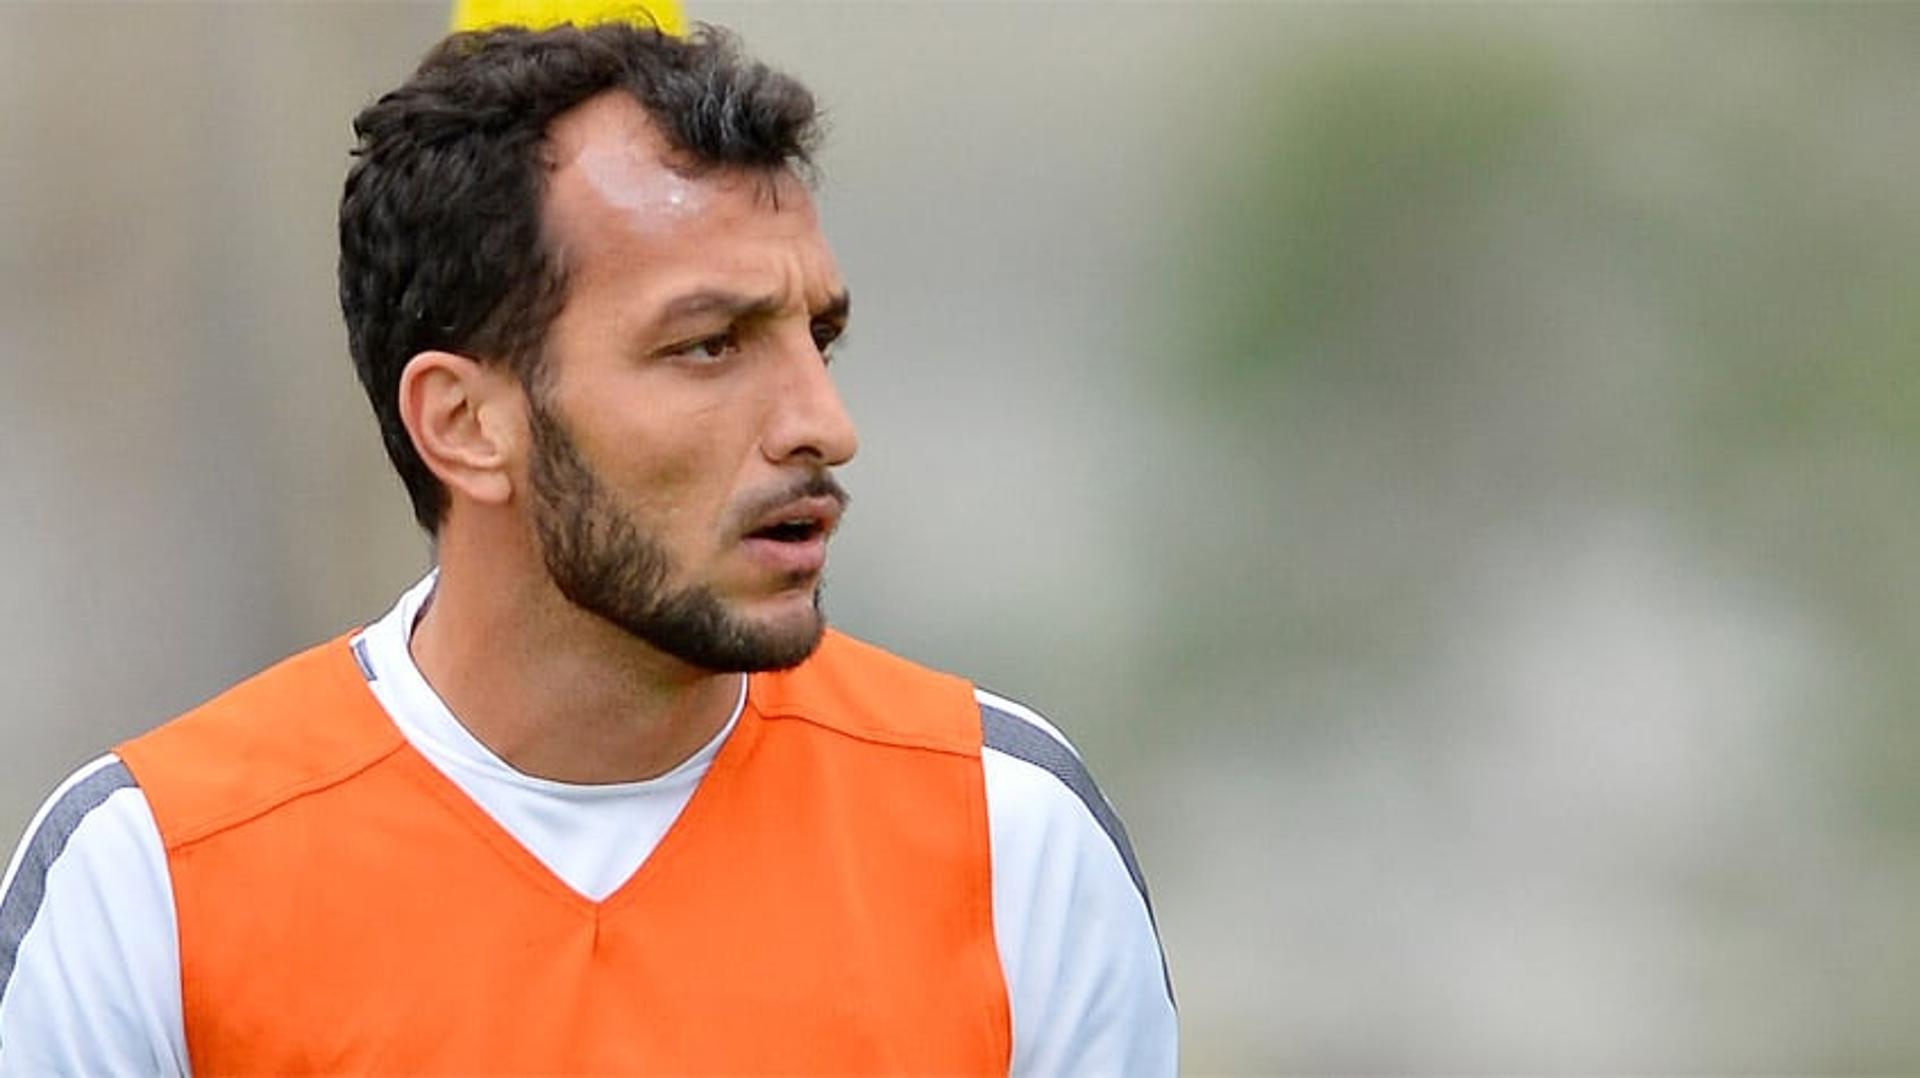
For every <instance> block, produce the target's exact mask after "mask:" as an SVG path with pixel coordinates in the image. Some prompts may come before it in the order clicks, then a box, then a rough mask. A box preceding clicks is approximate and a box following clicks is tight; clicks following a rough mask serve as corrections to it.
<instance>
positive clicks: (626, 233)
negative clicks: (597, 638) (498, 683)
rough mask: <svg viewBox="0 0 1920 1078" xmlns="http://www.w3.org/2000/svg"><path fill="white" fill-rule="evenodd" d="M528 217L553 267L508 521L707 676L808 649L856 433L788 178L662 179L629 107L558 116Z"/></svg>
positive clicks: (829, 259) (594, 597)
mask: <svg viewBox="0 0 1920 1078" xmlns="http://www.w3.org/2000/svg"><path fill="white" fill-rule="evenodd" d="M549 144H550V147H551V150H552V160H553V162H554V166H555V167H554V171H553V173H552V175H551V176H550V178H549V179H550V183H549V187H548V195H547V202H546V207H545V213H546V217H545V221H546V225H547V230H548V242H549V243H552V244H554V245H555V247H556V249H557V250H558V253H559V257H560V258H561V259H562V260H563V262H564V264H565V265H566V267H567V271H568V278H569V280H568V291H567V298H566V304H565V306H564V307H563V308H562V310H561V312H560V314H559V316H558V317H557V318H556V319H555V320H554V322H553V324H552V326H550V327H549V329H548V333H547V339H546V348H545V354H544V364H545V365H544V367H543V370H542V372H541V374H540V376H539V378H538V381H537V384H535V385H533V386H531V387H529V392H528V413H529V414H528V420H529V426H530V431H531V435H532V452H531V453H530V457H529V461H528V469H527V471H528V479H529V485H530V488H531V491H532V496H531V497H530V498H529V500H528V501H529V512H530V515H531V519H532V524H533V526H534V529H535V532H536V535H537V537H538V540H539V543H540V548H541V551H542V554H543V556H544V558H545V561H546V565H547V570H548V572H549V573H550V574H551V575H552V577H553V579H554V582H555V584H556V585H557V586H558V588H559V589H560V591H561V593H562V594H563V595H565V596H566V597H567V598H568V599H569V600H570V601H572V602H573V603H574V604H576V605H578V606H580V607H582V608H583V609H586V610H588V611H590V612H592V613H594V614H597V615H599V616H601V617H603V618H606V619H607V620H608V621H611V622H613V623H614V624H616V625H619V626H621V627H622V628H625V629H626V630H627V631H629V632H631V633H633V634H634V635H635V636H637V637H639V638H641V639H642V640H645V641H646V642H647V643H649V644H651V645H653V646H654V647H656V648H659V649H660V650H662V651H664V652H666V653H668V654H670V655H673V656H675V657H677V658H679V659H681V660H683V661H685V662H688V663H691V664H693V665H696V666H699V667H702V668H705V669H710V670H755V669H775V668H779V667H784V666H791V665H793V664H794V663H797V662H799V661H800V660H801V659H804V658H805V657H806V656H807V655H808V654H809V653H811V652H812V650H813V648H814V646H815V645H816V644H817V643H818V642H819V638H820V633H821V630H822V627H823V621H822V617H821V614H820V610H819V605H818V589H819V584H820V579H821V572H822V570H823V569H824V566H825V561H826V542H827V538H828V535H829V534H830V533H831V532H832V530H833V528H834V526H835V525H836V524H837V523H838V520H839V514H840V510H841V508H842V506H843V505H844V502H845V496H844V495H843V494H842V493H841V492H840V488H839V487H838V486H837V485H836V484H835V483H834V481H833V479H832V477H831V475H830V474H829V471H828V469H830V468H832V467H833V466H835V465H838V464H841V463H844V462H845V461H846V460H848V459H849V458H850V457H852V456H853V452H854V448H855V444H856V441H855V435H854V429H853V424H852V422H851V421H850V420H849V419H848V417H847V414H846V411H845V409H844V408H843V407H842V405H841V403H840V398H839V396H838V394H837V393H836V392H835V390H834V388H833V384H832V382H831V381H830V380H829V378H828V376H827V370H826V359H825V356H824V350H825V348H826V347H827V345H829V344H830V343H831V342H832V340H833V339H834V338H835V337H837V336H838V335H839V333H840V331H841V329H842V328H843V326H844V322H845V318H846V291H845V287H844V286H843V285H842V283H841V280H840V276H839V271H838V270H837V269H836V267H835V266H834V262H833V256H832V254H831V252H830V251H829V250H828V249H827V244H826V240H825V238H824V237H823V236H822V235H821V232H820V226H819V221H818V218H817V217H816V216H815V213H814V208H813V202H812V199H811V197H810V196H809V195H808V193H807V191H806V189H805V186H804V185H803V184H801V183H800V182H799V181H798V180H796V179H795V178H794V177H792V176H790V175H787V174H785V173H780V174H761V173H743V172H737V171H716V172H708V173H705V174H702V175H699V176H696V177H688V176H683V175H680V174H678V173H676V172H675V171H674V170H673V169H672V168H670V167H668V165H667V164H666V162H665V160H663V155H665V154H666V153H667V148H666V145H665V143H664V142H663V140H662V139H661V138H660V136H659V135H658V133H657V132H656V131H655V130H654V129H653V127H652V125H651V123H650V122H649V121H648V120H647V119H646V117H645V114H644V113H643V112H642V111H641V109H640V107H639V106H638V105H636V104H634V103H633V102H632V101H631V100H629V99H628V98H626V97H625V95H623V94H605V95H602V96H600V97H597V98H594V99H593V100H590V101H588V102H587V103H585V104H583V105H581V106H580V107H579V108H577V109H575V110H573V111H572V112H570V113H567V114H566V115H564V116H562V117H561V118H560V119H559V120H558V121H556V123H555V124H554V127H553V130H552V132H551V134H550V138H549Z"/></svg>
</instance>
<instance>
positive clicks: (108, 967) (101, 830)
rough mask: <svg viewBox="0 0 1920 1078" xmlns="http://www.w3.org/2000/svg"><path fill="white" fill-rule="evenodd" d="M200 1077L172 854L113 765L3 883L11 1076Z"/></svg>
mask: <svg viewBox="0 0 1920 1078" xmlns="http://www.w3.org/2000/svg"><path fill="white" fill-rule="evenodd" d="M187 1071H188V1066H187V1053H186V1035H185V1028H184V1025H183V1022H182V1018H181V1003H180V958H179V941H178V935H177V931H176V928H175V917H174V908H173V890H172V885H171V882H170V880H169V878H168V874H167V858H166V851H165V848H164V847H163V845H162V843H161V839H160V832H159V828H158V827H157V826H156V825H155V823H154V820H153V812H152V810H151V809H150V808H149V807H148V805H147V799H146V796H145V795H144V794H143V793H141V791H140V787H139V785H138V784H136V783H135V782H134V780H133V776H132V774H131V773H130V772H129V771H128V770H127V768H126V766H125V765H124V764H122V763H121V762H120V761H119V759H118V758H116V757H114V756H111V755H109V756H103V757H101V758H100V759H98V760H95V761H94V762H93V763H91V764H89V765H87V766H86V767H83V768H81V769H80V770H79V771H78V772H76V773H75V774H74V775H73V777H72V778H69V779H68V780H67V781H66V782H65V783H63V784H61V786H60V788H59V789H57V790H55V791H54V793H53V796H52V797H51V798H49V799H48V800H47V803H46V804H45V805H44V806H42V808H41V809H40V811H39V813H38V814H36V815H35V817H34V819H33V822H32V823H31V824H29V825H28V827H27V833H26V835H25V837H24V838H22V839H21V841H20V847H19V849H18V850H16V851H15V852H14V855H13V861H12V863H11V865H10V866H9V867H8V869H7V875H6V878H5V881H4V884H0V1074H5V1075H13V1074H34V1075H39V1074H56V1075H65V1074H76V1075H80V1074H84V1075H123V1074H125V1075H148V1074H154V1075H174V1074H177V1075H184V1074H186V1073H187Z"/></svg>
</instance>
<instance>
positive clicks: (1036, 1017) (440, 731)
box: [0, 575, 1177, 1075]
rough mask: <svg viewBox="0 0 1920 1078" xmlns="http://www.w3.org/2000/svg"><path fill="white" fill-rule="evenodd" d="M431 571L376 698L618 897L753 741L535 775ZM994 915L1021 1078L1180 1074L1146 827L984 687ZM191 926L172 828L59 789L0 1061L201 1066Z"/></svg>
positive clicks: (139, 803)
mask: <svg viewBox="0 0 1920 1078" xmlns="http://www.w3.org/2000/svg"><path fill="white" fill-rule="evenodd" d="M433 584H434V577H433V576H432V575H429V576H428V577H427V578H426V579H424V580H422V581H421V582H420V583H419V584H418V585H416V586H415V587H413V588H412V589H410V590H409V591H408V592H407V593H406V594H404V595H402V596H401V598H400V600H399V602H397V603H396V604H395V605H394V607H393V609H392V610H391V611H389V612H388V613H387V615H386V616H384V617H383V618H381V619H380V620H379V621H378V622H375V623H374V624H373V625H370V626H368V627H367V628H366V629H365V630H363V631H362V632H361V633H359V634H358V635H357V636H356V637H355V638H354V640H353V649H354V653H355V655H356V657H357V658H358V660H359V662H360V663H361V664H362V666H363V667H364V668H365V672H366V673H367V674H368V683H369V685H370V686H371V687H372V688H373V690H374V695H375V696H376V698H377V699H378V700H379V702H380V703H381V705H382V706H383V707H384V708H385V709H386V711H387V714H388V715H389V716H390V717H391V718H392V719H393V722H394V724H395V725H396V726H397V727H398V728H399V729H400V731H401V733H402V734H403V735H404V736H405V737H406V739H407V740H408V741H409V742H410V743H411V744H412V745H413V747H414V748H416V749H417V750H419V752H420V753H421V754H422V755H423V756H425V757H426V758H427V759H428V760H429V761H430V762H432V763H433V765H434V766H435V767H437V768H439V770H440V771H441V772H443V773H444V774H445V775H446V776H447V777H448V778H449V779H451V780H452V781H453V782H454V783H455V784H456V785H458V786H459V787H460V788H461V789H462V790H463V791H465V793H466V794H467V796H469V797H471V798H472V799H473V800H474V801H475V802H476V803H477V804H478V805H479V806H480V807H481V808H482V809H484V810H485V811H486V812H487V813H488V814H489V815H491V816H492V817H493V818H494V819H495V820H497V821H498V822H499V823H500V824H501V826H502V827H504V828H505V829H506V830H507V831H508V832H509V833H510V834H512V835H513V836H514V838H515V839H517V840H518V841H519V842H520V843H521V844H522V845H523V846H525V847H526V848H527V850H528V851H529V852H531V853H532V854H533V855H534V856H535V857H537V858H539V859H540V861H541V862H542V863H544V864H545V865H546V866H547V867H548V868H549V869H551V870H552V871H553V872H554V874H555V875H557V876H558V877H560V878H561V879H562V880H564V881H565V882H566V883H567V884H568V885H569V886H571V887H572V888H573V889H574V890H576V891H578V892H580V893H581V894H582V895H585V896H586V897H588V898H590V899H595V900H598V899H600V898H604V897H605V896H606V895H608V894H611V893H612V892H613V891H615V890H617V889H618V888H619V886H620V885H621V884H622V883H623V882H624V881H625V880H626V879H627V878H628V877H630V876H632V875H633V873H634V872H635V871H636V870H637V869H638V868H639V867H640V865H641V864H642V863H644V862H645V861H646V859H647V857H648V856H649V855H650V854H651V853H652V852H653V849H654V846H655V845H656V844H657V843H658V842H659V841H660V838H661V836H663V835H664V834H666V832H667V830H668V829H669V828H671V827H672V826H673V822H674V820H675V819H676V818H677V817H678V816H679V814H680V810H681V809H682V808H684V807H685V806H686V803H687V801H688V799H689V798H690V797H692V795H693V791H694V789H695V788H696V787H698V786H699V784H700V781H701V779H702V777H704V776H705V774H706V771H707V767H708V765H709V764H710V763H711V762H712V760H713V758H714V756H715V755H716V754H717V753H718V752H719V750H720V746H721V745H722V744H724V743H725V741H726V739H727V737H728V736H729V735H730V734H731V733H732V730H733V727H734V724H735V721H736V720H737V719H738V717H739V709H740V707H741V706H742V705H743V704H744V702H745V699H746V679H745V677H743V678H742V679H741V692H740V696H739V701H738V702H737V703H736V705H735V712H734V716H733V718H732V719H729V720H728V722H727V724H726V725H725V727H723V728H722V730H721V731H720V732H719V733H718V734H716V735H715V736H714V738H713V740H712V741H711V742H709V743H708V744H707V745H705V746H704V747H702V748H701V749H700V750H699V751H698V752H696V753H694V754H693V756H691V757H690V758H688V759H687V760H686V761H684V762H683V763H681V764H680V765H679V766H678V767H676V768H674V769H673V770H672V771H669V772H668V773H666V774H664V775H661V776H659V777H657V778H653V779H649V780H646V781H644V782H631V783H618V784H612V785H595V786H581V785H574V784H570V783H562V782H554V781H551V780H547V779H540V778H536V777H534V776H531V775H526V774H523V773H521V772H519V771H516V770H514V769H513V768H512V767H511V766H510V765H508V764H507V763H506V762H505V761H503V760H501V759H500V758H499V757H498V756H496V755H494V754H493V752H492V751H491V750H489V749H488V748H487V747H486V746H485V745H483V744H481V743H480V741H479V740H478V739H476V738H475V737H474V736H473V735H472V734H471V733H469V732H468V731H467V729H466V727H464V726H462V725H461V724H460V721H459V720H458V719H457V718H455V717H454V715H453V713H452V712H451V711H449V710H448V709H447V706H446V704H445V703H444V702H443V701H442V700H441V699H440V697H439V696H438V694H436V693H435V692H434V691H433V689H432V687H431V686H429V685H428V684H427V681H426V679H425V678H424V677H422V676H421V674H420V671H419V669H418V667H416V666H415V665H414V663H413V659H412V655H411V652H410V650H409V648H408V636H409V634H410V632H411V630H412V626H413V625H414V623H415V621H416V619H417V617H418V614H419V612H420V610H421V608H422V607H423V605H424V603H425V602H426V600H427V598H428V597H429V595H430V594H431V592H432V588H433ZM976 697H977V699H978V702H979V704H980V708H981V716H982V722H983V724H984V731H985V750H984V751H983V753H982V761H981V764H982V769H983V771H984V774H985V781H986V795H987V812H988V831H989V838H990V842H991V844H992V858H993V864H992V874H993V917H994V930H995V935H996V942H997V945H998V949H999V953H1000V960H1001V968H1002V970H1003V971H1004V974H1005V977H1006V982H1007V995H1008V999H1009V1002H1010V1004H1011V1009H1012V1015H1013V1059H1012V1070H1013V1073H1015V1074H1128V1075H1132V1074H1171V1073H1173V1072H1174V1071H1175V1070H1176V1069H1177V1035H1176V1025H1175V1014H1174V1009H1173V1001H1172V997H1171V989H1170V987H1169V982H1168V979H1167V973H1166V969H1165V965H1164V960H1163V957H1162V954H1161V951H1160V946H1159V942H1158V938H1157V936H1156V934H1155V930H1154V926H1153V920H1152V915H1151V912H1150V909H1149V907H1148V903H1147V899H1146V888H1145V884H1144V881H1143V880H1142V879H1141V876H1140V873H1139V869H1138V866H1137V864H1136V862H1135V860H1134V857H1133V853H1132V850H1131V848H1130V847H1129V845H1128V842H1127V838H1126V833H1125V831H1124V829H1123V828H1122V827H1121V826H1120V822H1119V820H1118V818H1117V817H1116V816H1114V814H1113V811H1112V809H1111V807H1110V806H1109V805H1108V804H1107V801H1106V799H1105V798H1104V797H1102V796H1101V794H1100V792H1099V790H1098V789H1097V788H1095V786H1094V785H1093V781H1092V779H1091V777H1090V776H1089V775H1088V773H1087V771H1086V768H1085V766H1084V765H1083V764H1082V763H1081V762H1080V758H1079V756H1078V754H1077V753H1075V752H1074V750H1073V748H1072V747H1071V746H1070V745H1069V744H1068V742H1067V741H1066V739H1065V738H1064V737H1062V736H1061V734H1060V732H1059V731H1058V730H1056V729H1055V728H1054V727H1053V726H1052V725H1051V724H1049V723H1048V722H1047V721H1046V720H1045V719H1043V718H1041V717H1040V716H1039V715H1037V714H1035V713H1034V712H1033V711H1031V710H1029V709H1027V708H1025V707H1023V706H1021V705H1019V704H1017V703H1014V702H1013V701H1010V700H1006V699H1004V698H1002V697H998V696H995V695H993V694H991V693H988V692H985V691H984V690H981V691H977V692H976ZM178 941H179V937H178V932H177V929H176V925H175V915H174V906H173V891H172V885H171V881H170V879H169V874H168V868H167V858H166V853H165V850H164V848H163V846H162V843H161V838H160V832H159V828H158V827H157V825H156V824H155V822H154V819H153V814H152V812H151V811H150V809H149V808H148V805H147V801H146V798H145V796H144V795H143V794H142V793H141V791H140V788H139V786H138V785H137V784H136V783H135V782H134V780H133V777H132V775H131V773H130V772H128V770H127V769H126V767H125V766H124V765H122V764H121V763H120V762H119V760H118V759H117V758H115V757H114V756H112V755H107V756H103V757H100V758H99V759H97V760H95V761H93V762H92V763H90V764H88V765H87V766H85V767H83V768H81V769H80V770H79V771H77V772H76V773H75V774H74V775H73V776H72V777H71V778H69V779H68V780H67V781H66V782H65V783H63V784H61V786H60V787H59V788H58V789H56V790H55V791H54V793H53V795H52V796H51V797H50V798H49V799H48V800H47V802H46V804H45V805H44V806H43V807H42V808H41V810H40V812H39V813H38V814H37V815H36V816H35V817H34V819H33V821H32V823H30V824H29V825H28V828H27V832H26V835H25V837H24V838H23V839H22V840H21V843H20V846H19V848H18V850H16V852H15V853H14V856H13V860H12V863H11V864H10V865H9V866H8V868H7V875H6V877H5V880H4V883H3V884H0V1073H6V1074H15V1073H20V1074H30V1073H31V1074H37V1073H58V1074H88V1075H94V1074H181V1075H184V1074H187V1073H189V1072H190V1067H189V1060H188V1057H187V1050H186V1035H185V1028H184V1023H183V1019H182V1010H181V990H180V956H179V942H178Z"/></svg>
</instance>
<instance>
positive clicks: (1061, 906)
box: [977, 691, 1179, 1075]
mask: <svg viewBox="0 0 1920 1078" xmlns="http://www.w3.org/2000/svg"><path fill="white" fill-rule="evenodd" d="M977 696H978V699H979V701H980V714H981V721H982V723H983V726H984V732H985V739H984V740H985V748H984V751H983V752H982V767H983V769H984V771H985V774H986V786H987V823H988V831H989V836H990V839H991V841H992V843H993V919H994V931H995V936H996V941H997V943H998V945H999V949H1000V964H1001V968H1002V970H1003V972H1004V973H1005V976H1006V980H1007V995H1008V1000H1009V1002H1010V1004H1011V1006H1012V1009H1013V1065H1012V1072H1013V1073H1014V1074H1015V1075H1066V1074H1071V1075H1170V1074H1175V1073H1177V1071H1178V1069H1179V1035H1178V1023H1177V1018H1176V1013H1175V1010H1174V1003H1173V990H1172V984H1171V981H1170V979H1169V978H1168V974H1167V967H1166V961H1165V957H1164V955H1163V954H1162V951H1161V948H1160V941H1159V936H1158V933H1157V932H1156V930H1155V928H1154V922H1153V911H1152V906H1151V903H1150V902H1149V900H1148V897H1147V889H1146V881H1145V879H1144V878H1143V877H1142V875H1141V873H1140V869H1139V864H1138V862H1137V861H1136V860H1135V858H1134V855H1133V849H1132V846H1131V844H1130V842H1129V841H1128V839H1127V834H1126V829H1125V828H1124V827H1123V826H1122V825H1121V823H1120V819H1119V817H1118V816H1117V815H1115V814H1114V812H1113V809H1112V806H1110V805H1109V804H1108V803H1107V800H1106V798H1105V797H1104V796H1102V795H1101V793H1100V791H1099V789H1098V788H1097V787H1096V786H1095V785H1094V783H1093V779H1092V777H1091V776H1090V775H1089V774H1088V773H1087V769H1086V766H1085V765H1084V764H1083V763H1081V761H1080V757H1079V754H1078V753H1076V752H1075V751H1074V750H1073V747H1072V746H1071V745H1070V744H1068V742H1067V741H1066V739H1065V738H1064V737H1062V736H1061V735H1060V733H1059V731H1057V730H1055V729H1054V728H1053V726H1052V725H1051V724H1049V723H1048V722H1047V721H1046V720H1045V719H1043V718H1041V717H1040V716H1039V715H1037V714H1035V713H1034V712H1032V711H1030V710H1029V709H1027V708H1025V707H1022V706H1021V705H1019V704H1017V703H1014V702H1013V701H1010V700H1006V699H1004V698H1002V697H998V696H995V695H993V694H991V693H987V692H985V691H981V692H979V693H978V694H977Z"/></svg>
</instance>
